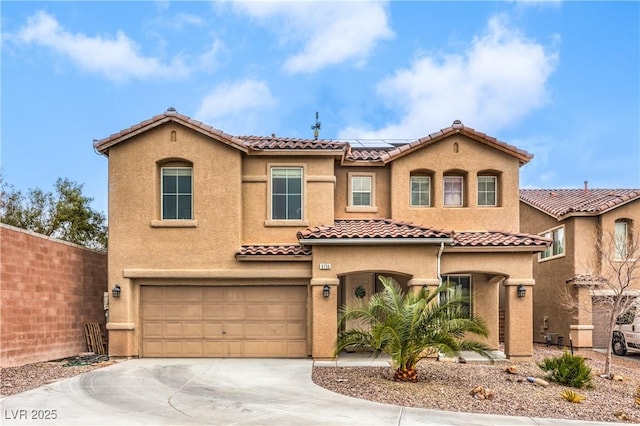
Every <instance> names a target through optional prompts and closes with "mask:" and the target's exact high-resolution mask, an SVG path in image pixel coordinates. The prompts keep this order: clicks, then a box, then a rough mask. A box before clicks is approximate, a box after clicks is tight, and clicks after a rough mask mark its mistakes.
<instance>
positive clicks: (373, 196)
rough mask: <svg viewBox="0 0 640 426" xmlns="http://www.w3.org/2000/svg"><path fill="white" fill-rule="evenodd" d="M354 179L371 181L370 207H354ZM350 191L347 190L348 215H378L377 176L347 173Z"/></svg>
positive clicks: (373, 174)
mask: <svg viewBox="0 0 640 426" xmlns="http://www.w3.org/2000/svg"><path fill="white" fill-rule="evenodd" d="M354 177H368V178H370V179H371V205H369V206H354V205H353V178H354ZM347 180H348V189H347V197H349V198H348V200H347V207H346V209H345V211H346V212H348V213H377V212H378V207H377V206H376V174H375V173H366V172H364V173H363V172H349V173H347Z"/></svg>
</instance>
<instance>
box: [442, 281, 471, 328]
mask: <svg viewBox="0 0 640 426" xmlns="http://www.w3.org/2000/svg"><path fill="white" fill-rule="evenodd" d="M442 282H443V283H447V282H448V283H449V284H450V288H449V290H448V291H447V292H442V293H440V303H444V302H446V301H447V300H449V297H451V296H464V297H466V298H468V303H465V304H464V305H463V306H462V309H463V310H464V312H463V315H462V316H461V317H462V318H469V317H470V316H471V275H444V276H443V277H442Z"/></svg>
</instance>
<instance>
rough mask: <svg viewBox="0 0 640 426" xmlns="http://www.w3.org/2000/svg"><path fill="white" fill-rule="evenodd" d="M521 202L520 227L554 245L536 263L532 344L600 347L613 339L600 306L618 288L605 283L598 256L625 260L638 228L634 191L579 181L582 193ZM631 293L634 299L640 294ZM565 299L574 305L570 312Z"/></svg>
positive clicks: (524, 195) (559, 192)
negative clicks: (590, 185) (558, 342)
mask: <svg viewBox="0 0 640 426" xmlns="http://www.w3.org/2000/svg"><path fill="white" fill-rule="evenodd" d="M520 201H521V203H520V229H521V230H522V231H523V232H531V233H534V234H540V235H541V236H545V237H548V238H550V239H551V240H552V241H553V243H552V245H551V246H550V247H549V248H548V249H547V250H546V251H543V252H540V253H539V254H538V255H537V256H535V260H534V278H535V281H536V287H535V291H534V298H533V303H534V314H533V323H534V335H533V337H534V341H536V342H544V341H545V336H550V339H551V340H552V341H553V342H556V339H557V337H558V336H560V337H562V338H563V339H562V340H563V343H564V344H569V337H571V339H572V341H573V346H575V347H587V348H588V347H606V346H607V345H608V344H609V340H610V338H611V336H610V334H609V333H608V332H607V331H606V328H607V323H608V320H607V319H605V316H606V310H604V308H603V306H599V305H600V302H601V298H602V297H603V296H606V294H607V292H609V294H611V291H612V290H613V289H616V290H618V291H620V290H621V288H620V287H619V286H617V287H616V285H617V284H615V283H613V282H612V283H611V286H609V285H608V284H606V282H607V281H606V280H607V279H612V278H613V274H612V273H611V272H612V268H611V267H610V266H608V264H610V263H609V262H607V261H603V259H602V257H603V256H607V258H608V259H611V261H612V262H613V263H612V264H613V265H616V263H617V262H624V261H625V260H627V257H626V256H625V250H626V249H625V247H627V246H629V244H631V243H632V239H633V238H637V232H636V231H637V229H638V228H637V226H638V224H640V189H591V188H588V186H587V183H586V182H585V186H584V188H580V189H522V190H520ZM608 242H609V243H612V244H609V243H608ZM599 248H600V249H599ZM632 261H633V260H632ZM603 279H604V280H605V281H604V282H603V281H602V280H603ZM629 290H630V291H628V292H625V294H629V295H634V294H635V293H633V292H634V291H636V292H637V291H639V290H640V288H635V289H629ZM563 294H568V295H570V296H571V297H572V298H573V300H574V301H575V302H577V303H576V305H575V309H570V307H571V306H570V305H569V306H568V305H567V301H566V298H563V297H562V296H563ZM638 295H640V293H638Z"/></svg>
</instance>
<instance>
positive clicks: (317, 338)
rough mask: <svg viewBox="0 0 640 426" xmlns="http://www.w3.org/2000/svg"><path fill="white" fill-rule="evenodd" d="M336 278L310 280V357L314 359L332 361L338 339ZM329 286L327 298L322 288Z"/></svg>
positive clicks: (337, 281)
mask: <svg viewBox="0 0 640 426" xmlns="http://www.w3.org/2000/svg"><path fill="white" fill-rule="evenodd" d="M339 282H340V281H339V279H338V278H313V279H311V287H310V288H311V296H310V299H311V313H312V314H311V315H312V320H311V324H312V329H311V355H312V356H313V358H314V359H334V358H335V349H336V338H337V337H338V284H339ZM325 285H328V286H329V297H324V295H323V288H324V286H325Z"/></svg>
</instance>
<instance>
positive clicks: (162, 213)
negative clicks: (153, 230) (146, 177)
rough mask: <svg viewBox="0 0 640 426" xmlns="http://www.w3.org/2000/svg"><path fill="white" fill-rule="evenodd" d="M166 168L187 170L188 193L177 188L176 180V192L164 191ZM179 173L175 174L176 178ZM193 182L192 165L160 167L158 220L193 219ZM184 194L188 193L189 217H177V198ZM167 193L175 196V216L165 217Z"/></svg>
mask: <svg viewBox="0 0 640 426" xmlns="http://www.w3.org/2000/svg"><path fill="white" fill-rule="evenodd" d="M168 170H176V171H180V170H188V171H189V172H190V173H189V178H190V182H189V183H190V185H189V186H190V188H189V192H188V193H181V192H180V190H179V188H178V184H177V182H176V192H175V193H169V192H165V179H164V178H165V171H168ZM178 176H180V175H176V179H177V177H178ZM193 182H194V171H193V167H192V166H162V167H160V220H161V221H170V222H174V221H193V220H194V211H193V198H194V194H193ZM185 194H188V195H189V213H190V215H189V216H190V217H179V216H180V214H179V210H180V209H179V199H180V196H181V195H182V196H184V195H185ZM167 195H174V196H175V197H176V217H165V196H167Z"/></svg>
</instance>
